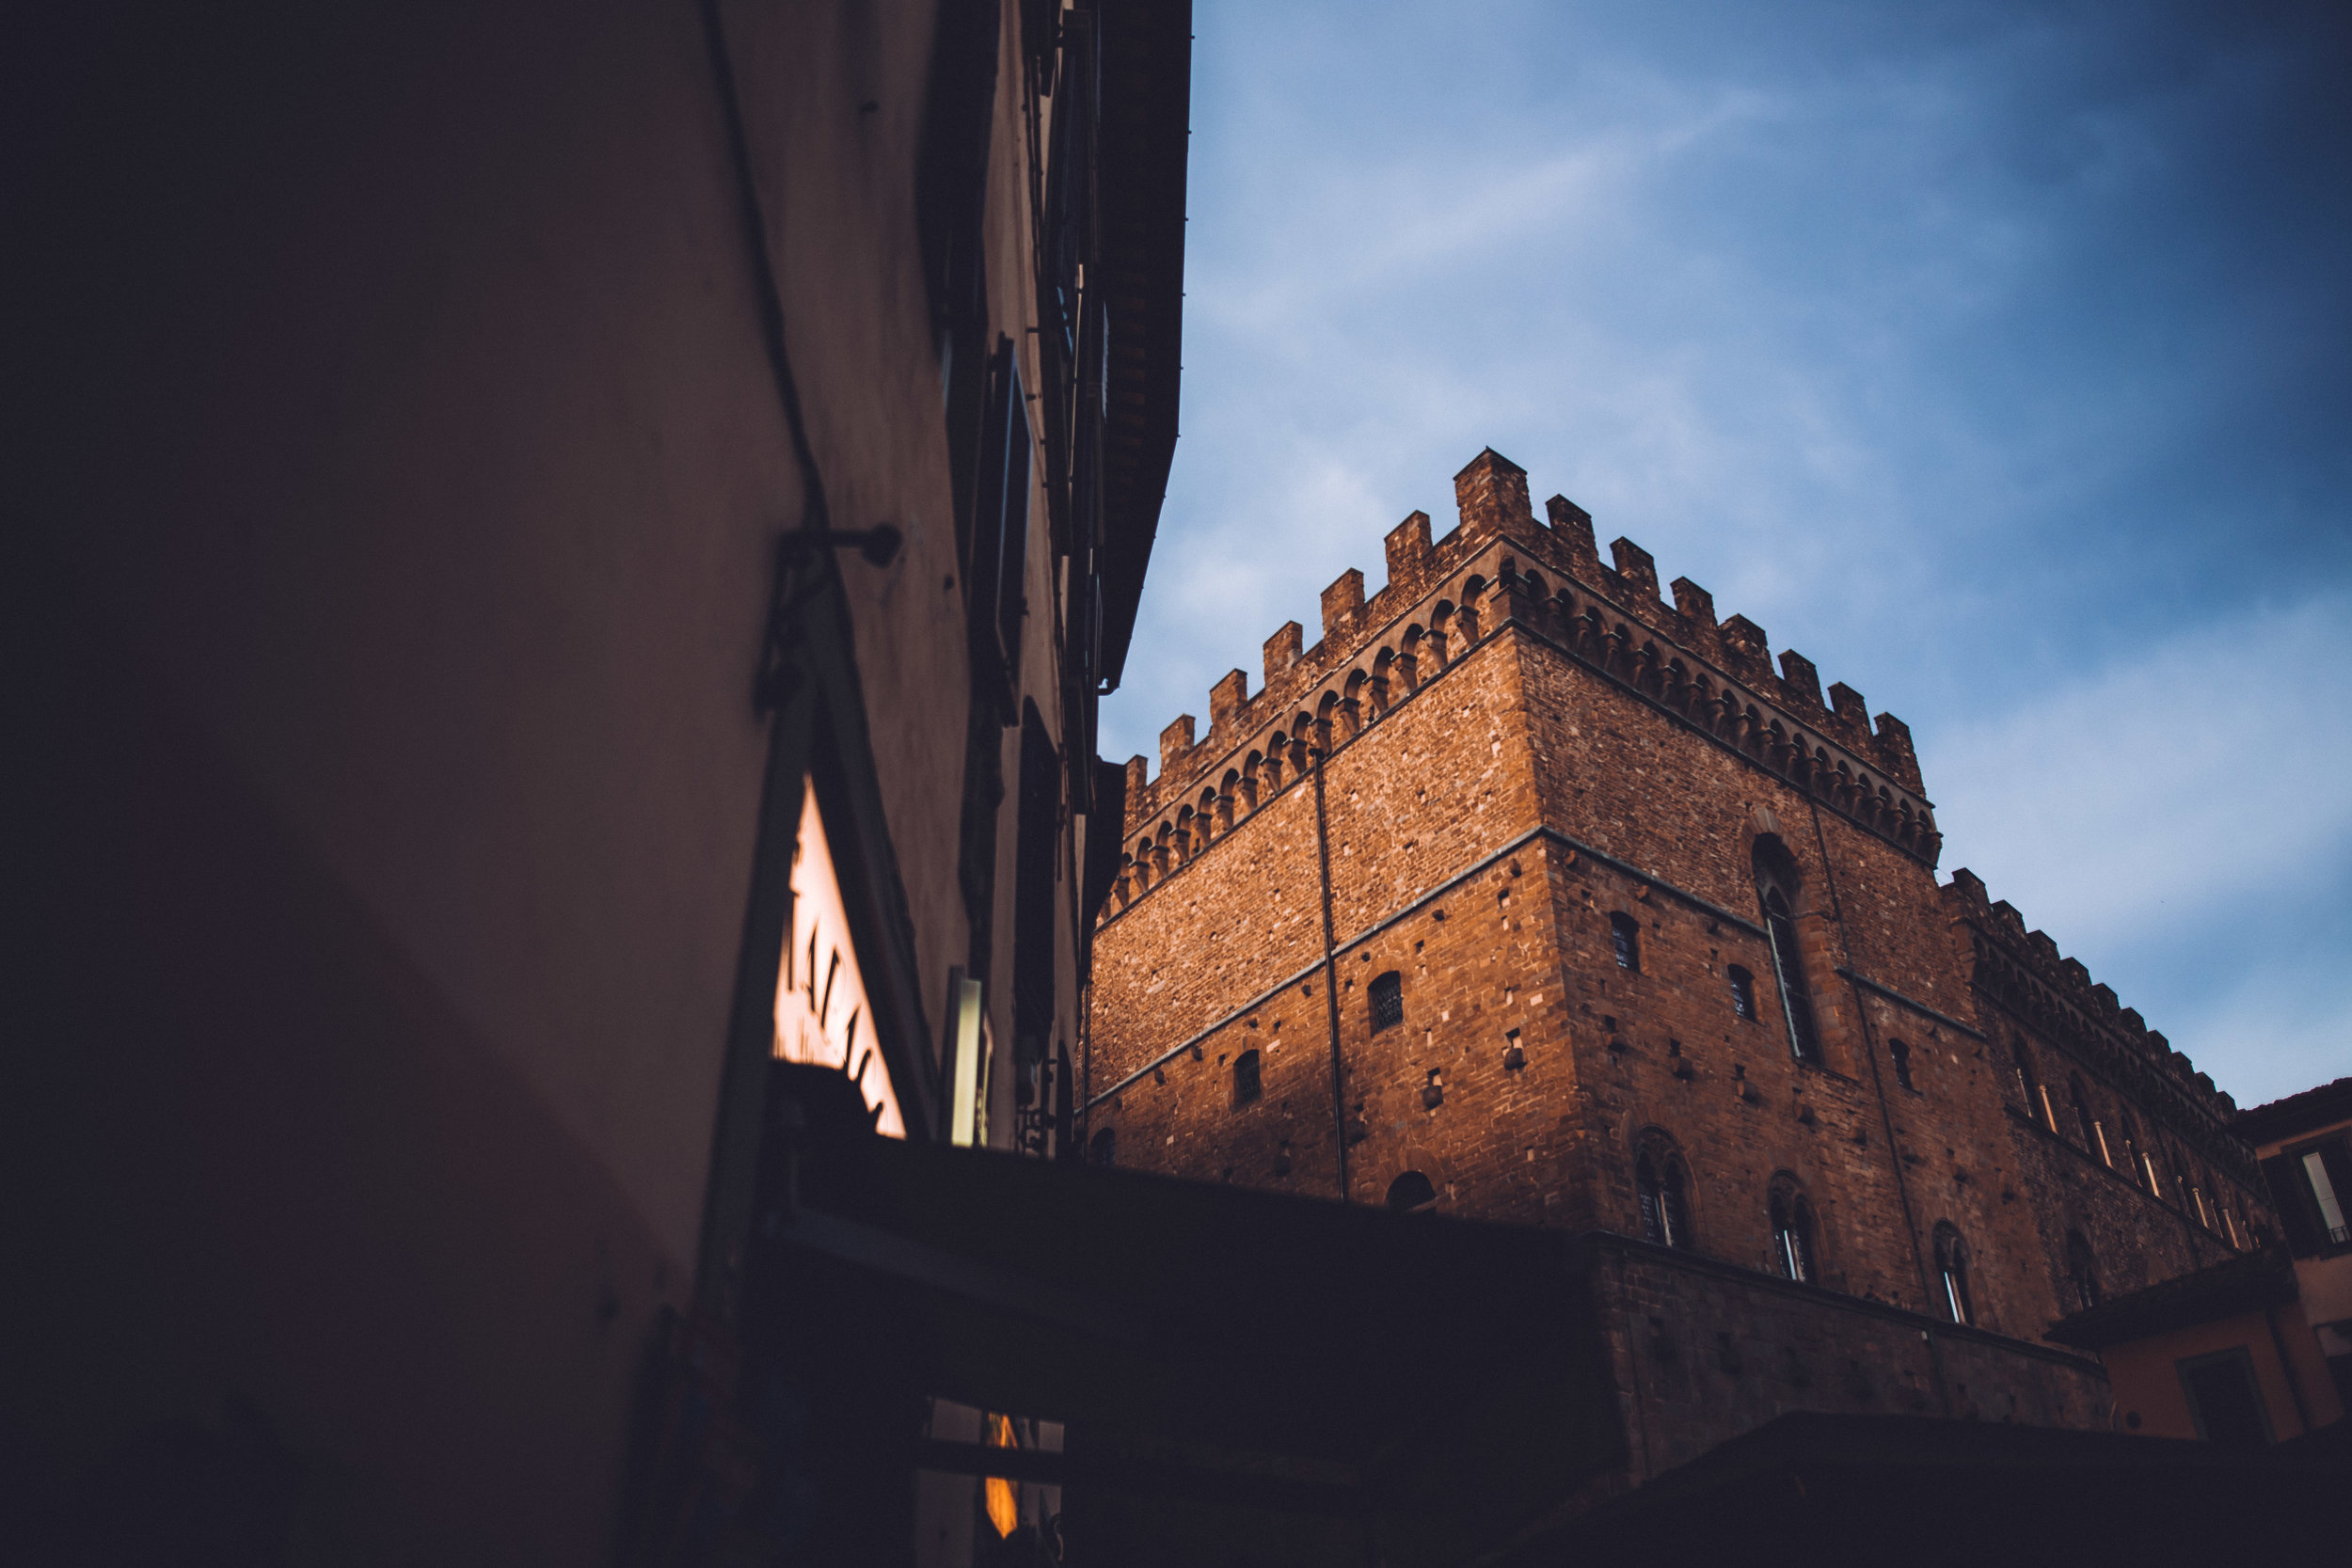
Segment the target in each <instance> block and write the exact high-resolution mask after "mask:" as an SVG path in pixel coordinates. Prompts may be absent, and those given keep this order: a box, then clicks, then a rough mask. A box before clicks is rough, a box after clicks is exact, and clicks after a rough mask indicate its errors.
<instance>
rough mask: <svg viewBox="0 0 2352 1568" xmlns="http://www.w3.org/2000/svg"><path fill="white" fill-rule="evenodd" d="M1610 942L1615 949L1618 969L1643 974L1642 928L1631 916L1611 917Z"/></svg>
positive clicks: (1614, 915) (1618, 915) (1616, 915)
mask: <svg viewBox="0 0 2352 1568" xmlns="http://www.w3.org/2000/svg"><path fill="white" fill-rule="evenodd" d="M1609 940H1610V942H1611V944H1612V945H1613V947H1614V948H1615V950H1616V955H1617V967H1618V968H1619V969H1629V970H1631V971H1632V972H1633V973H1634V974H1640V973H1641V972H1642V926H1641V922H1639V921H1637V920H1635V919H1634V918H1633V917H1632V916H1631V915H1629V914H1613V915H1611V916H1610V917H1609Z"/></svg>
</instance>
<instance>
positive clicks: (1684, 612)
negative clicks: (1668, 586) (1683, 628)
mask: <svg viewBox="0 0 2352 1568" xmlns="http://www.w3.org/2000/svg"><path fill="white" fill-rule="evenodd" d="M1673 587H1674V595H1675V612H1676V613H1677V614H1678V615H1680V616H1681V617H1682V618H1683V619H1684V620H1686V621H1689V622H1690V623H1691V625H1692V627H1694V628H1695V629H1697V630H1700V631H1707V632H1711V631H1713V630H1714V629H1715V595H1714V594H1709V593H1708V591H1707V590H1706V589H1704V588H1701V587H1700V586H1699V585H1698V584H1697V583H1695V582H1692V580H1691V579H1690V578H1675V580H1674V584H1673Z"/></svg>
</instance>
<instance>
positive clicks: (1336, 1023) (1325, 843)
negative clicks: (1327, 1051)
mask: <svg viewBox="0 0 2352 1568" xmlns="http://www.w3.org/2000/svg"><path fill="white" fill-rule="evenodd" d="M1308 754H1309V755H1311V756H1312V757H1313V758H1314V762H1315V860H1316V863H1318V865H1319V866H1320V867H1321V870H1322V873H1323V998H1324V1006H1325V1009H1326V1011H1327V1013H1328V1014H1329V1016H1330V1020H1331V1138H1332V1150H1333V1163H1334V1164H1335V1165H1336V1166H1337V1168H1338V1171H1339V1181H1340V1201H1341V1202H1342V1203H1345V1202H1347V1201H1349V1199H1348V1195H1347V1104H1346V1100H1347V1088H1346V1080H1345V1078H1344V1077H1343V1074H1342V1071H1341V1065H1340V989H1339V958H1338V955H1337V951H1336V942H1337V938H1336V936H1335V935H1334V933H1333V930H1332V927H1331V828H1330V822H1329V819H1328V817H1327V816H1326V814H1325V811H1324V805H1323V749H1322V748H1321V747H1320V746H1318V747H1316V748H1314V750H1313V751H1311V752H1309V753H1308Z"/></svg>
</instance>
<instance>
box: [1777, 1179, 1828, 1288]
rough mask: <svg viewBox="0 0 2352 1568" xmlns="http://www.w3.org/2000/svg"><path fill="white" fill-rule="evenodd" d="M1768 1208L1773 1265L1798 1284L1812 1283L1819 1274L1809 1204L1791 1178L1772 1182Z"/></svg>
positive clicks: (1810, 1204) (1811, 1207)
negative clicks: (1770, 1223)
mask: <svg viewBox="0 0 2352 1568" xmlns="http://www.w3.org/2000/svg"><path fill="white" fill-rule="evenodd" d="M1769 1206H1770V1209H1771V1212H1772V1262H1773V1265H1774V1266H1775V1267H1776V1268H1778V1269H1779V1270H1780V1272H1781V1274H1782V1275H1785V1276H1786V1277H1788V1278H1789V1279H1793V1280H1795V1281H1796V1282H1797V1283H1798V1284H1800V1285H1811V1284H1813V1283H1815V1282H1816V1280H1817V1279H1818V1277H1819V1271H1818V1268H1817V1266H1816V1263H1815V1260H1814V1247H1813V1205H1812V1203H1811V1202H1810V1201H1808V1200H1807V1199H1806V1197H1805V1196H1804V1189H1803V1188H1801V1187H1799V1186H1798V1185H1797V1184H1796V1181H1795V1179H1794V1178H1791V1177H1786V1176H1784V1177H1781V1178H1778V1179H1777V1180H1774V1181H1773V1183H1772V1198H1771V1201H1770V1205H1769Z"/></svg>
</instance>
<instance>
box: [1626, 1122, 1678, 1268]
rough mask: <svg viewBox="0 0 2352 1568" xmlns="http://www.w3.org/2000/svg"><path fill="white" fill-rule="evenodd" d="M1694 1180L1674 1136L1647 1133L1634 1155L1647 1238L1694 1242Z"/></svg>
mask: <svg viewBox="0 0 2352 1568" xmlns="http://www.w3.org/2000/svg"><path fill="white" fill-rule="evenodd" d="M1690 1184H1691V1176H1690V1172H1689V1171H1688V1170H1687V1169H1685V1168H1684V1166H1683V1164H1682V1155H1681V1153H1680V1151H1679V1150H1677V1148H1675V1144H1674V1140H1673V1139H1672V1138H1670V1137H1668V1136H1667V1135H1666V1134H1665V1133H1663V1132H1657V1131H1655V1130H1653V1131H1651V1132H1646V1133H1645V1134H1644V1135H1643V1137H1642V1140H1641V1143H1640V1145H1639V1147H1638V1148H1637V1149H1636V1151H1635V1153H1634V1157H1633V1188H1634V1192H1635V1195H1636V1196H1638V1197H1639V1198H1640V1200H1641V1206H1642V1235H1643V1237H1644V1239H1645V1240H1647V1241H1651V1242H1655V1243H1658V1244H1659V1245H1660V1246H1672V1247H1687V1246H1689V1245H1690V1244H1691V1210H1690V1199H1689V1193H1690Z"/></svg>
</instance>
